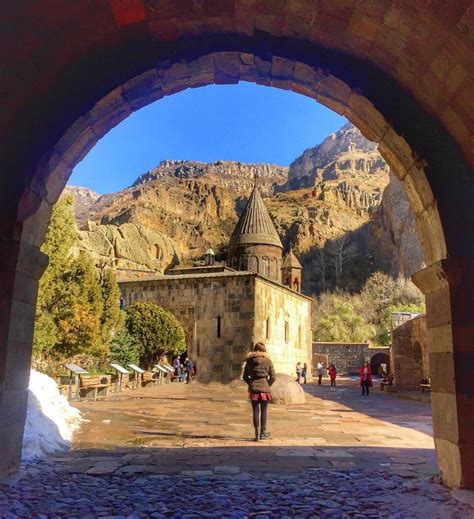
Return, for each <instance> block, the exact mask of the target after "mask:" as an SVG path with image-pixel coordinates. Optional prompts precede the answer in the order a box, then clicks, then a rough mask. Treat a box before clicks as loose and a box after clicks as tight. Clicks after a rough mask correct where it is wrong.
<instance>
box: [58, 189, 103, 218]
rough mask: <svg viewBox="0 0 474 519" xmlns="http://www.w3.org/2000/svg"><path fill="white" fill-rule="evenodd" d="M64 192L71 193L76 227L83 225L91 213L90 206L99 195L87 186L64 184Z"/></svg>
mask: <svg viewBox="0 0 474 519" xmlns="http://www.w3.org/2000/svg"><path fill="white" fill-rule="evenodd" d="M64 193H65V194H71V195H72V196H73V197H74V212H75V215H76V221H77V225H78V227H81V226H82V225H84V224H85V223H86V222H87V221H88V220H90V218H91V215H92V212H91V210H92V207H93V206H94V204H95V203H96V202H97V200H98V199H99V198H100V195H99V194H98V193H96V192H95V191H92V189H89V188H88V187H76V186H66V187H65V189H64Z"/></svg>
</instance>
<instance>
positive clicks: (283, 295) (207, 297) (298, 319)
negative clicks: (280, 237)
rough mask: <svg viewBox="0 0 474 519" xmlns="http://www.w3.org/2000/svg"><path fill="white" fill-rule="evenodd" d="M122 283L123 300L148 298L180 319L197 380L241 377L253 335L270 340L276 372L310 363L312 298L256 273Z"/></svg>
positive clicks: (255, 337) (262, 339)
mask: <svg viewBox="0 0 474 519" xmlns="http://www.w3.org/2000/svg"><path fill="white" fill-rule="evenodd" d="M120 288H121V291H122V297H123V298H124V302H125V305H129V304H131V303H134V302H137V301H143V302H144V301H151V302H154V303H156V304H158V305H160V306H162V307H164V308H166V309H168V310H170V311H171V312H172V313H173V314H174V315H175V316H176V317H177V318H178V319H179V320H180V322H181V324H182V325H183V327H184V330H185V333H186V341H187V347H188V353H189V355H190V356H191V357H192V358H193V360H194V361H195V363H196V368H197V374H198V378H199V380H200V381H203V382H207V381H211V380H213V381H219V382H228V381H230V380H232V379H234V378H238V377H240V375H241V372H242V365H243V361H244V358H245V354H246V353H247V352H248V351H250V350H251V348H252V346H253V344H254V343H255V342H257V341H262V342H264V343H265V344H266V345H267V346H268V351H269V353H270V355H271V358H272V360H273V362H274V365H275V369H276V371H277V372H279V373H286V374H288V375H292V374H293V373H294V371H295V365H296V362H298V361H299V362H306V363H308V366H309V365H310V363H311V319H310V316H311V299H310V298H308V297H306V296H303V295H301V294H298V293H297V292H294V291H292V290H289V289H288V288H286V287H283V286H281V285H279V284H277V283H274V282H271V281H269V280H265V279H263V278H261V277H259V276H257V275H256V274H252V273H249V272H232V273H228V272H221V273H215V274H201V275H182V276H179V275H177V276H160V277H158V278H155V279H154V280H141V281H138V280H137V281H135V280H134V281H127V282H121V283H120Z"/></svg>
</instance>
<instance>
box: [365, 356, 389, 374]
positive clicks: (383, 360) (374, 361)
mask: <svg viewBox="0 0 474 519" xmlns="http://www.w3.org/2000/svg"><path fill="white" fill-rule="evenodd" d="M381 364H385V365H386V373H387V374H388V373H390V356H389V354H388V353H376V354H375V355H373V356H372V357H371V358H370V368H371V369H372V373H373V374H374V375H378V373H379V368H380V365H381Z"/></svg>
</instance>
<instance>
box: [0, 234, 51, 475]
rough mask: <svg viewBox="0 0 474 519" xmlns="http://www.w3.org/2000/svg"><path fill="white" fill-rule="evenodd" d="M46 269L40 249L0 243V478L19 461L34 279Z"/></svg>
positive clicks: (23, 422) (30, 338)
mask: <svg viewBox="0 0 474 519" xmlns="http://www.w3.org/2000/svg"><path fill="white" fill-rule="evenodd" d="M46 265H47V257H46V256H45V255H44V254H43V253H42V252H41V251H40V250H39V248H38V247H36V246H34V245H29V244H26V243H23V242H21V241H18V240H14V239H8V238H6V239H4V240H0V273H1V274H0V477H2V476H5V475H8V474H11V473H12V472H14V471H15V470H16V469H17V468H18V464H19V462H20V456H21V446H22V440H23V428H24V424H25V417H26V404H27V396H28V391H27V388H28V382H29V375H30V365H31V349H32V343H33V329H34V322H35V305H36V297H37V291H38V280H39V278H40V277H41V275H42V273H43V271H44V269H45V267H46Z"/></svg>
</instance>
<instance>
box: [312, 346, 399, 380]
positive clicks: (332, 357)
mask: <svg viewBox="0 0 474 519" xmlns="http://www.w3.org/2000/svg"><path fill="white" fill-rule="evenodd" d="M389 351H390V348H372V347H370V345H369V344H367V343H357V342H313V368H314V367H315V365H316V363H317V362H318V356H327V359H328V362H329V363H332V364H334V365H335V366H336V369H337V371H338V373H339V374H342V373H344V374H349V375H355V374H357V373H358V372H359V368H360V366H362V364H363V363H364V362H365V361H366V360H368V361H369V362H370V361H371V360H372V359H373V358H374V357H375V355H377V354H385V355H387V360H389ZM323 358H325V357H323ZM388 363H389V362H388ZM325 367H326V366H325ZM387 368H388V369H390V367H389V366H387Z"/></svg>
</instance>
